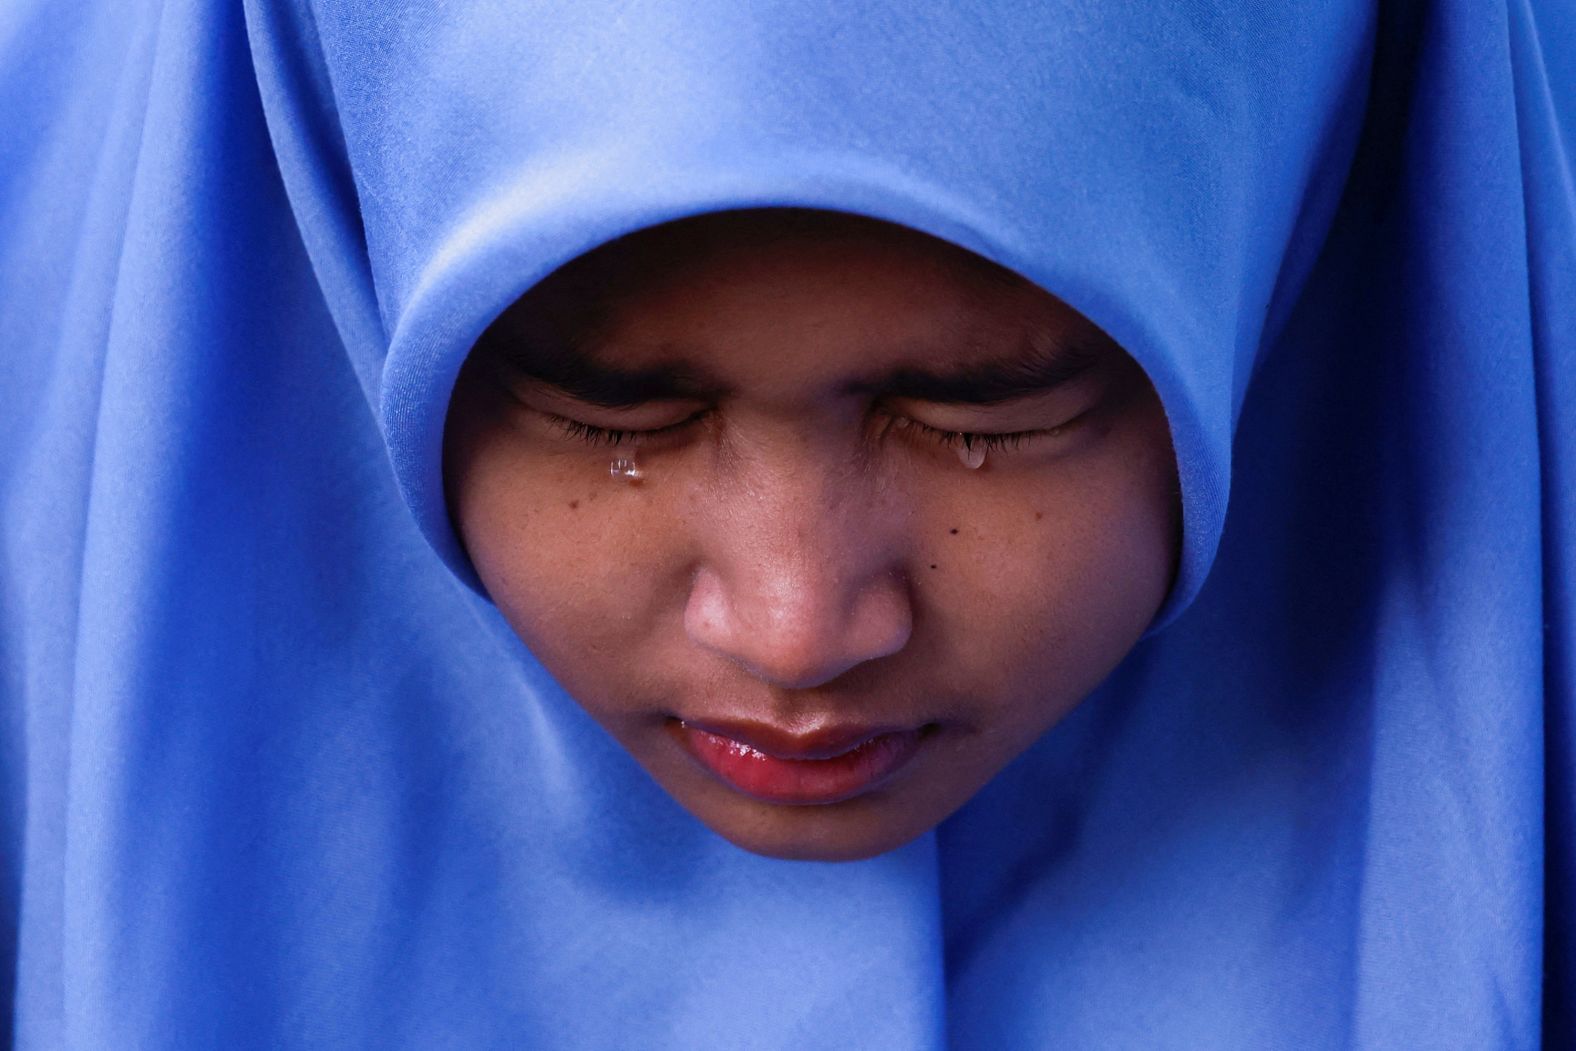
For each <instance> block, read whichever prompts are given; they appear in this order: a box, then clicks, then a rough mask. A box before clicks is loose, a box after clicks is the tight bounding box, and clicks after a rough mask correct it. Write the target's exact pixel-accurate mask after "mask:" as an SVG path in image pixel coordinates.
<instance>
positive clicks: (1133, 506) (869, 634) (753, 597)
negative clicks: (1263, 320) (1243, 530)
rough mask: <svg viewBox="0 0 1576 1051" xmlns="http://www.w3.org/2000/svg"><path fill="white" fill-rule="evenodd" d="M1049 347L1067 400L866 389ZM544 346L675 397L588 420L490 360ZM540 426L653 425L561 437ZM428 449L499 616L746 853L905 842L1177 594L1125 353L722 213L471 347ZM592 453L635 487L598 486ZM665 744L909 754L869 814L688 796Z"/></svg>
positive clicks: (929, 278) (525, 310) (966, 289)
mask: <svg viewBox="0 0 1576 1051" xmlns="http://www.w3.org/2000/svg"><path fill="white" fill-rule="evenodd" d="M1070 344H1080V345H1082V346H1084V347H1085V350H1084V358H1085V359H1086V367H1085V368H1084V370H1083V371H1082V372H1081V373H1079V374H1078V375H1077V376H1076V377H1075V378H1074V379H1072V380H1069V381H1067V382H1065V383H1063V384H1061V385H1059V386H1056V387H1053V388H1051V389H1049V390H1045V391H1040V392H1030V393H1026V394H1024V395H1022V396H1020V397H1017V398H1014V399H1012V400H1006V401H1000V402H998V403H996V404H992V405H986V406H981V405H972V404H943V403H939V402H935V401H922V400H918V399H915V398H898V397H890V396H888V395H887V394H886V393H883V391H882V389H881V382H882V381H881V377H883V376H884V375H886V374H888V373H890V372H891V371H892V370H896V369H910V370H923V371H926V372H940V373H952V372H955V371H957V370H959V369H966V368H968V367H970V366H972V365H973V364H975V363H977V362H980V361H986V360H988V361H998V360H1004V359H1007V360H1010V359H1013V358H1021V357H1023V356H1025V354H1026V353H1027V351H1026V349H1025V348H1026V347H1037V348H1041V349H1043V348H1046V347H1053V348H1054V347H1060V346H1064V345H1070ZM544 348H546V349H545V350H544ZM543 353H545V354H547V355H548V356H549V357H552V356H555V355H556V360H559V361H563V360H573V359H574V358H576V357H577V356H579V357H583V358H586V359H590V360H593V361H595V362H597V363H599V364H602V365H607V366H612V367H617V368H620V369H645V368H658V367H659V368H665V367H668V366H674V365H679V366H682V367H683V368H684V369H686V370H687V371H688V372H690V373H694V374H697V375H699V376H701V377H702V378H703V379H704V380H705V381H706V383H707V384H708V389H707V391H706V392H705V393H703V394H701V395H697V396H694V397H685V398H677V399H669V400H661V401H652V402H648V403H645V404H641V405H638V406H635V407H631V408H625V409H609V408H605V407H599V406H596V405H592V404H590V403H588V402H585V401H582V400H579V399H577V398H575V397H572V396H570V395H569V394H567V393H565V392H564V391H563V390H562V389H559V388H556V387H554V386H552V385H551V384H547V383H543V382H540V381H538V380H535V379H532V378H530V376H529V375H528V374H527V372H522V371H520V370H519V369H517V368H515V367H514V366H512V365H510V364H509V363H508V362H509V361H510V360H511V359H516V360H520V361H523V362H524V366H525V368H526V369H527V370H529V371H530V372H535V373H537V374H538V375H539V374H540V373H541V371H542V370H539V369H536V368H535V367H534V365H533V364H532V363H533V361H534V360H536V359H535V358H533V355H540V354H543ZM548 371H550V370H548ZM555 417H556V418H557V419H555ZM563 419H568V420H572V421H576V422H578V423H582V424H589V425H592V426H596V427H603V428H612V429H616V430H621V431H650V430H652V429H655V428H663V427H671V428H672V429H670V430H667V431H665V432H664V433H660V434H655V435H649V434H648V435H636V436H623V437H621V438H619V440H618V441H617V442H616V443H614V444H609V443H608V442H607V441H606V438H607V437H608V436H606V435H604V436H601V437H602V438H603V441H601V442H600V443H598V444H593V443H592V442H590V441H587V440H586V438H585V436H584V435H577V434H570V433H566V432H565V430H564V426H565V425H564V424H563V423H562V422H561V420H563ZM685 421H688V422H685ZM915 421H917V423H918V424H920V425H926V426H928V427H933V428H936V429H937V431H934V432H933V431H929V430H925V429H923V427H920V426H916V425H915ZM448 426H449V430H448V435H447V440H446V447H445V470H446V478H447V480H448V486H449V501H450V503H449V506H450V508H451V511H452V514H453V517H454V521H455V523H456V526H457V528H458V530H459V532H460V534H461V536H462V538H463V540H464V543H465V545H466V548H467V550H468V551H469V553H470V556H471V558H472V560H473V561H474V563H475V566H476V570H477V572H478V573H479V574H480V576H481V579H482V581H483V582H484V584H485V585H486V587H487V590H488V592H489V594H490V595H491V596H492V598H493V600H494V601H495V602H496V603H497V606H498V608H499V610H500V611H501V612H502V614H503V616H504V617H505V618H506V619H507V620H508V622H509V623H510V624H511V625H512V626H513V628H514V629H515V631H516V632H517V633H518V634H519V636H520V638H521V639H523V640H524V641H525V643H526V644H527V645H528V646H529V647H530V648H531V650H532V651H533V652H534V653H535V654H536V656H537V657H538V658H539V659H540V660H541V661H542V662H543V663H544V664H545V665H546V667H547V668H548V669H549V670H550V671H551V672H552V673H553V674H554V675H555V676H557V678H558V679H559V681H560V682H561V683H562V684H563V685H564V687H565V688H566V689H567V690H568V691H569V692H570V694H571V695H572V696H574V697H575V698H576V699H577V700H578V701H579V703H580V704H582V705H583V706H584V707H585V709H586V710H587V711H588V712H589V713H590V714H591V715H592V716H593V717H594V718H595V719H596V720H597V721H598V722H599V723H600V724H601V725H602V726H603V727H605V728H606V729H607V731H608V732H609V733H611V734H612V735H613V736H614V737H615V738H616V739H617V740H618V741H619V742H620V743H621V744H622V745H623V746H624V747H625V748H627V749H628V750H629V751H630V753H631V754H633V755H634V757H635V758H636V759H637V760H638V761H639V762H640V763H641V764H642V765H643V766H644V767H645V769H646V770H647V771H649V772H650V774H651V776H652V777H654V778H655V779H656V780H657V782H658V783H659V784H661V785H662V786H663V788H665V789H666V790H667V791H668V792H669V793H671V794H672V795H673V797H674V798H675V799H677V800H678V801H679V803H681V804H682V805H683V806H684V807H685V808H687V809H688V810H689V811H690V812H691V813H693V814H694V815H695V816H696V817H698V818H699V819H700V820H701V821H702V822H704V823H705V824H706V825H707V826H709V827H710V828H711V829H713V830H714V831H716V832H717V833H718V834H720V835H722V836H724V837H726V838H727V839H729V840H731V841H732V842H733V843H735V844H737V845H739V846H741V847H743V848H745V849H747V850H751V851H754V852H756V853H760V854H766V855H770V856H773V857H782V858H803V859H821V860H837V859H854V858H864V857H869V856H872V855H874V854H878V853H881V852H883V851H886V850H890V849H892V848H894V847H897V846H899V845H901V844H903V843H905V842H907V841H908V840H910V839H912V838H914V837H915V836H918V835H920V834H921V833H923V832H925V831H926V830H928V829H930V828H932V827H934V826H935V825H936V824H937V823H938V822H940V821H941V820H943V819H944V818H946V817H947V816H948V815H950V814H951V813H952V812H953V811H955V810H956V809H957V808H958V807H960V806H962V805H963V803H965V802H966V801H967V800H968V799H969V798H970V797H971V796H973V795H974V793H975V792H977V791H978V790H979V789H980V788H981V787H982V786H983V785H984V784H985V783H986V782H987V781H989V780H990V779H991V778H992V777H993V776H994V775H995V774H996V773H997V772H998V771H1000V770H1001V769H1002V768H1003V767H1004V766H1006V765H1007V763H1008V762H1010V761H1011V760H1012V759H1013V758H1015V757H1016V756H1017V755H1019V754H1020V753H1021V752H1022V751H1023V750H1024V749H1026V748H1027V747H1029V745H1031V744H1032V743H1033V742H1034V741H1035V740H1036V739H1037V738H1038V737H1040V736H1041V734H1043V733H1044V732H1045V731H1046V730H1047V729H1048V728H1049V727H1051V726H1052V725H1053V724H1055V723H1056V722H1057V721H1058V720H1059V719H1061V718H1062V717H1063V716H1064V715H1066V714H1067V713H1068V712H1069V711H1070V710H1071V709H1072V708H1073V707H1074V706H1076V705H1077V704H1078V702H1079V701H1080V700H1082V699H1083V698H1084V697H1085V696H1086V695H1087V694H1088V693H1089V692H1090V691H1091V690H1092V689H1093V688H1094V687H1095V686H1096V685H1097V684H1098V683H1099V682H1100V681H1101V680H1102V679H1103V678H1104V677H1105V676H1106V675H1107V674H1108V673H1109V672H1110V671H1111V669H1112V668H1113V667H1115V665H1116V664H1117V663H1118V662H1119V661H1120V660H1121V659H1122V658H1123V656H1125V655H1126V654H1127V652H1128V651H1129V649H1131V648H1132V646H1133V645H1134V643H1135V642H1136V641H1137V640H1138V639H1139V637H1140V636H1141V635H1142V633H1143V632H1144V630H1145V628H1146V627H1147V626H1148V625H1149V623H1150V621H1151V619H1152V618H1153V617H1154V615H1155V613H1156V612H1157V610H1158V609H1159V607H1160V605H1161V603H1162V601H1163V600H1164V598H1165V595H1166V593H1167V590H1168V588H1169V587H1170V584H1171V580H1172V577H1173V575H1174V573H1175V569H1176V561H1177V548H1178V531H1179V498H1178V488H1177V480H1176V467H1175V461H1174V458H1173V456H1172V452H1171V445H1170V438H1169V432H1168V430H1167V427H1166V422H1165V417H1164V413H1163V411H1162V408H1161V405H1160V402H1159V399H1158V398H1157V397H1156V396H1155V394H1154V391H1153V389H1152V388H1151V387H1150V385H1149V383H1148V380H1147V378H1146V377H1145V376H1144V374H1143V372H1142V371H1141V370H1140V369H1139V368H1138V366H1137V365H1136V364H1134V362H1133V361H1132V359H1131V358H1129V357H1128V356H1127V355H1126V354H1125V353H1124V352H1123V351H1122V350H1121V349H1120V348H1119V347H1118V346H1117V345H1116V344H1115V343H1113V342H1112V341H1111V340H1110V339H1108V338H1107V337H1105V336H1104V335H1103V334H1102V333H1100V332H1099V330H1098V329H1096V328H1095V327H1094V326H1093V325H1092V324H1090V322H1088V321H1087V320H1085V319H1084V318H1083V317H1082V316H1081V315H1079V314H1078V313H1076V312H1075V311H1073V310H1072V309H1070V308H1069V307H1067V306H1065V305H1064V304H1062V303H1061V302H1059V301H1058V300H1056V299H1055V298H1053V297H1052V296H1050V295H1048V294H1047V293H1045V292H1043V291H1041V290H1040V289H1038V288H1036V287H1034V286H1032V285H1030V284H1028V283H1027V282H1024V281H1022V280H1020V279H1018V278H1016V277H1015V276H1013V275H1010V274H1008V273H1007V272H1006V271H1002V270H1000V269H999V268H996V267H994V266H993V265H991V264H989V263H986V262H985V261H983V260H980V259H979V258H977V257H975V256H972V255H970V254H968V253H966V252H963V251H962V250H961V249H957V248H955V247H952V246H949V245H946V244H945V243H943V242H940V241H937V240H934V239H931V238H928V237H925V236H924V235H920V234H917V233H913V232H911V231H907V230H903V229H901V228H898V227H892V226H887V225H884V224H879V223H874V222H871V221H867V220H857V219H850V218H847V217H835V216H828V215H825V214H818V213H795V212H786V211H781V212H758V213H733V214H730V215H723V216H710V217H705V218H702V219H695V220H687V221H685V222H683V223H678V224H671V225H669V226H667V227H662V228H658V229H657V230H655V231H647V232H645V233H642V234H637V235H634V236H633V237H631V238H626V239H624V240H623V241H620V242H615V243H614V244H613V245H611V246H608V247H604V248H603V249H599V250H598V251H597V252H595V253H592V254H591V255H590V256H588V257H583V259H582V260H580V261H577V262H576V263H574V264H571V266H570V267H568V268H566V269H565V270H562V271H560V272H559V274H558V275H555V276H554V277H553V278H550V279H549V280H548V281H547V282H544V283H543V284H542V285H539V286H538V287H537V289H536V290H533V291H532V292H531V293H530V294H528V295H527V296H526V297H525V298H524V299H522V300H521V301H520V302H519V303H518V304H516V305H515V307H513V308H511V310H510V311H509V312H507V313H506V314H505V315H504V317H503V318H501V319H500V320H499V322H498V323H496V324H495V325H494V327H493V329H491V330H490V331H489V333H488V335H487V336H486V337H484V339H483V340H482V342H481V343H480V344H479V345H478V349H477V351H476V352H475V353H473V355H472V357H471V360H470V361H469V362H468V363H467V365H466V368H465V369H464V371H463V372H462V375H461V377H460V380H459V382H458V384H457V386H456V389H455V393H454V399H453V403H452V406H451V411H450V415H449V425H448ZM1025 431H1038V432H1049V433H1038V434H1034V435H1032V436H1028V437H1025V438H1023V439H1022V440H1021V442H1020V443H1019V444H1017V445H1016V447H1014V448H995V449H991V450H990V451H989V452H988V454H987V459H986V462H985V465H984V466H983V467H981V468H979V469H977V470H970V469H967V468H966V467H964V466H963V464H962V463H961V462H960V457H959V454H958V451H957V449H956V443H957V441H958V439H957V438H956V436H955V432H971V433H995V434H999V433H1003V432H1025ZM949 443H950V444H949ZM621 456H633V457H635V458H636V459H637V461H638V463H639V465H640V468H641V470H642V472H643V474H644V478H643V480H642V481H641V482H640V483H638V484H630V483H628V482H624V481H619V480H615V479H613V478H611V477H610V476H609V462H610V460H612V459H614V458H616V457H621ZM678 719H689V720H700V721H708V720H711V721H717V720H735V721H736V720H750V721H754V722H764V723H770V724H773V725H775V726H778V727H781V728H784V729H787V730H790V731H795V732H803V731H808V730H812V729H814V728H817V727H823V726H827V725H832V724H848V723H858V724H865V725H872V726H897V727H913V728H921V727H923V728H924V738H923V744H922V746H921V748H920V750H919V752H918V754H917V755H916V756H915V758H914V759H913V760H912V761H911V762H910V763H908V764H907V765H906V766H904V767H903V768H902V769H900V770H899V771H898V772H897V773H896V774H895V775H894V776H892V777H891V778H890V779H888V780H887V781H885V782H884V783H882V784H880V785H878V786H877V787H875V788H873V789H871V790H870V791H867V792H864V793H863V794H860V795H857V796H855V797H853V798H850V799H846V800H843V801H841V802H835V803H829V804H824V805H810V806H789V805H783V804H776V803H768V802H762V801H759V800H756V799H754V798H751V797H749V796H746V795H744V794H743V793H741V792H739V791H737V790H736V789H734V788H732V787H730V786H729V785H727V784H725V783H723V782H721V781H719V780H718V779H717V778H715V777H713V776H712V775H711V774H710V773H709V772H708V771H707V770H705V769H703V768H702V767H701V766H699V765H698V764H697V763H696V762H695V760H694V759H692V758H691V756H690V755H689V754H688V753H687V752H686V751H685V750H684V748H683V747H682V746H681V744H680V743H679V739H678V735H677V734H675V732H674V726H675V721H676V720H678Z"/></svg>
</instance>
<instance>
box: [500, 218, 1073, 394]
mask: <svg viewBox="0 0 1576 1051" xmlns="http://www.w3.org/2000/svg"><path fill="white" fill-rule="evenodd" d="M499 324H500V327H502V328H504V329H506V330H507V331H506V332H502V333H498V334H499V335H504V336H506V338H509V339H511V340H513V341H515V342H516V343H518V344H524V345H529V346H534V347H540V348H542V349H544V350H551V351H555V352H559V353H577V354H585V355H589V356H591V357H594V358H596V359H597V360H599V361H603V362H606V363H608V364H616V365H645V364H651V363H654V362H657V361H672V360H686V361H697V362H703V363H705V364H708V365H710V366H713V367H715V368H719V369H722V370H724V371H737V370H741V369H745V370H748V369H759V368H761V367H763V366H768V367H770V368H771V369H772V370H773V371H781V370H784V369H787V370H792V371H798V370H800V369H803V368H827V367H838V368H841V367H846V366H862V367H870V366H879V365H886V364H895V363H911V364H914V365H917V366H924V365H927V364H943V363H945V364H956V363H957V362H958V361H959V360H960V359H966V358H967V357H968V356H970V355H974V354H986V353H991V354H994V355H997V356H999V355H1000V354H1001V353H1002V351H1003V350H1004V349H1007V348H1009V347H1010V346H1012V345H1013V344H1014V343H1019V342H1022V341H1023V339H1024V338H1025V335H1026V333H1029V332H1033V333H1034V334H1036V335H1037V336H1041V337H1044V336H1049V337H1051V338H1056V337H1058V336H1067V337H1079V338H1084V337H1087V335H1088V330H1090V329H1092V328H1093V326H1091V325H1089V323H1088V322H1086V321H1084V320H1083V319H1082V318H1081V317H1080V316H1079V315H1078V314H1076V313H1075V312H1074V311H1072V310H1071V309H1069V308H1067V307H1066V306H1064V305H1063V304H1061V303H1060V302H1059V301H1057V300H1056V299H1055V298H1054V297H1052V296H1050V295H1048V294H1046V293H1045V292H1043V291H1041V290H1040V289H1038V288H1037V287H1035V286H1033V285H1031V284H1030V283H1028V282H1027V281H1024V280H1023V279H1021V278H1019V277H1018V276H1017V275H1015V274H1013V273H1011V272H1010V271H1007V270H1005V269H1003V268H1001V267H999V266H996V265H995V264H993V263H991V262H989V261H987V260H985V259H982V258H980V257H978V256H976V255H973V254H972V253H969V252H967V251H965V250H963V249H961V248H958V247H956V246H954V245H951V244H948V243H947V242H944V241H941V240H938V239H936V238H933V237H929V236H927V235H925V234H921V233H918V232H916V231H913V230H909V229H906V228H904V227H900V226H895V225H891V224H887V223H881V222H877V221H875V220H870V219H863V218H857V217H852V216H844V215H836V214H832V213H825V212H805V211H797V210H788V209H775V210H765V211H756V212H739V213H724V214H719V215H708V216H702V217H697V218H694V219H688V220H683V221H680V222H677V223H670V224H667V225H664V226H661V227H655V228H652V229H649V230H645V231H641V232H639V233H636V234H633V235H631V236H629V237H626V238H623V239H621V240H619V241H615V242H612V243H610V244H608V245H604V246H602V247H601V248H598V249H596V250H594V251H592V252H590V253H588V254H586V255H584V256H581V257H580V258H578V259H576V260H574V261H573V262H571V263H569V264H567V265H566V266H564V267H562V268H560V269H559V270H558V271H557V272H555V273H554V274H553V275H551V276H550V277H548V278H547V279H546V280H544V281H543V282H542V283H540V284H539V285H537V286H536V288H534V289H532V290H531V291H530V292H529V293H527V295H526V296H525V297H523V298H522V299H521V300H520V301H519V302H518V303H517V304H515V306H514V307H513V308H511V309H510V310H509V311H508V312H507V313H506V315H505V316H504V317H503V318H501V319H500V323H499Z"/></svg>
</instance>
